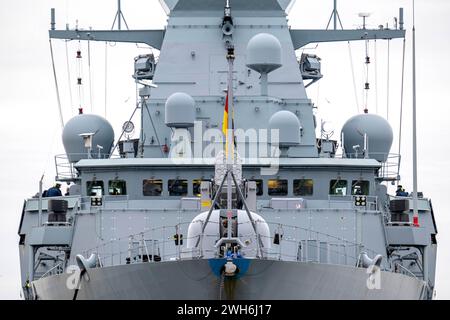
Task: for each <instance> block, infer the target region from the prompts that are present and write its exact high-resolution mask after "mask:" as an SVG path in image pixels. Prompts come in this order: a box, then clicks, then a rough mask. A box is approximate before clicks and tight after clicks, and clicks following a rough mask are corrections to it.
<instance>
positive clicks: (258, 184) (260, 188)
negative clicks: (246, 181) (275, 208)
mask: <svg viewBox="0 0 450 320" xmlns="http://www.w3.org/2000/svg"><path fill="white" fill-rule="evenodd" d="M250 181H255V183H256V195H257V196H262V195H263V193H264V189H263V181H262V180H261V179H252V180H250Z"/></svg>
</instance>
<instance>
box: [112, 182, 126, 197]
mask: <svg viewBox="0 0 450 320" xmlns="http://www.w3.org/2000/svg"><path fill="white" fill-rule="evenodd" d="M108 193H109V194H110V195H113V196H122V195H125V194H127V183H126V182H125V180H109V182H108Z"/></svg>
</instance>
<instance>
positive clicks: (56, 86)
mask: <svg viewBox="0 0 450 320" xmlns="http://www.w3.org/2000/svg"><path fill="white" fill-rule="evenodd" d="M48 42H49V45H50V55H51V58H52V67H53V77H54V79H55V88H56V99H57V100H58V109H59V120H60V121H61V128H64V118H63V114H62V108H61V98H60V96H59V86H58V78H57V76H56V68H55V59H54V57H53V46H52V39H48Z"/></svg>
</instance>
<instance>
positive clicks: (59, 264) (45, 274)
mask: <svg viewBox="0 0 450 320" xmlns="http://www.w3.org/2000/svg"><path fill="white" fill-rule="evenodd" d="M61 265H62V262H60V263H58V264H57V265H55V266H53V267H52V268H51V269H49V270H48V271H47V272H45V273H44V274H43V275H42V276H41V277H40V278H39V279H42V278H44V277H45V276H47V274H48V273H50V272H51V271H53V270H54V269H55V268H57V267H59V266H61Z"/></svg>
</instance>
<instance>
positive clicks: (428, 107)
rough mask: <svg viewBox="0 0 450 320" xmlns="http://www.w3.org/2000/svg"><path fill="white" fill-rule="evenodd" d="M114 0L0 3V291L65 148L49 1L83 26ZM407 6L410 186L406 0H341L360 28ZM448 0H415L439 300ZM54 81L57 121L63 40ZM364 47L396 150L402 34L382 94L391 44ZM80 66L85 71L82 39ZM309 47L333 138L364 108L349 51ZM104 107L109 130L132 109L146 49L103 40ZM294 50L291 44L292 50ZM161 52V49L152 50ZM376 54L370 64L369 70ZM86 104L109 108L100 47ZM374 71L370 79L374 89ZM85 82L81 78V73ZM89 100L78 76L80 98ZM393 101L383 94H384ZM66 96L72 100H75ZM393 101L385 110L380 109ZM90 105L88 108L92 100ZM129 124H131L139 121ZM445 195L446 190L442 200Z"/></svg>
mask: <svg viewBox="0 0 450 320" xmlns="http://www.w3.org/2000/svg"><path fill="white" fill-rule="evenodd" d="M122 2H123V4H122V10H123V13H124V15H125V18H126V20H127V22H128V25H129V26H130V28H131V29H152V28H162V27H163V26H164V25H165V23H166V16H165V14H164V12H163V10H162V9H161V7H160V5H159V2H158V0H133V1H131V0H123V1H122ZM332 4H333V0H320V1H317V0H315V1H312V0H297V2H296V4H295V6H294V7H293V9H292V11H291V13H290V15H289V23H290V25H291V26H292V27H293V28H303V29H322V28H325V26H326V24H327V21H328V18H329V16H330V14H331V11H332ZM115 6H116V0H97V1H89V0H77V1H74V0H53V1H52V0H40V1H36V0H34V1H33V0H15V1H11V0H0V46H1V50H0V111H1V115H0V137H1V138H0V139H1V140H0V141H1V142H0V146H1V149H0V209H1V210H0V215H1V218H2V221H1V223H0V249H1V253H0V299H16V298H19V292H20V280H19V273H20V270H19V256H18V236H17V230H18V226H19V221H20V213H21V210H22V205H23V200H24V199H25V198H26V197H30V196H32V195H33V194H35V193H36V192H37V191H38V180H39V178H40V176H41V175H42V174H43V173H45V187H49V186H50V185H51V184H52V183H53V182H54V180H53V179H54V176H55V169H54V158H53V157H54V155H55V154H59V153H63V148H62V142H61V139H60V136H61V125H60V120H59V115H58V108H57V103H56V97H55V86H54V80H53V74H52V68H51V59H50V51H49V42H48V33H47V30H48V28H49V22H50V21H49V19H50V18H49V13H50V8H52V7H54V8H56V15H57V19H56V20H57V28H58V29H63V28H65V24H66V23H69V25H70V27H71V28H72V27H74V26H75V24H76V21H77V20H78V24H79V27H80V28H85V29H88V28H89V27H92V28H93V29H109V28H111V25H112V22H113V19H114V15H115V11H116V7H115ZM399 7H404V8H405V28H406V29H407V41H406V50H407V51H406V73H405V96H404V118H403V124H404V126H403V139H402V150H401V151H402V170H401V176H402V184H403V186H405V187H406V189H408V190H409V191H410V190H411V188H412V168H411V162H412V157H411V134H410V132H411V119H412V115H411V108H412V104H411V101H412V100H411V81H412V78H411V27H412V25H411V23H412V1H411V0H340V1H338V11H339V15H340V17H341V20H342V22H343V25H344V28H356V27H360V26H361V24H362V20H361V18H359V17H358V13H360V12H369V13H371V16H370V17H369V18H368V21H367V25H368V27H373V28H376V27H378V25H380V24H383V25H386V23H388V25H389V26H390V27H392V26H393V17H394V16H397V15H398V8H399ZM449 16H450V1H448V0H416V29H417V89H418V92H417V107H418V123H417V125H418V165H419V174H418V181H419V191H422V192H423V193H424V195H425V196H427V197H431V198H432V200H433V207H434V210H435V215H436V220H437V224H438V230H439V234H438V245H439V250H438V261H437V280H436V282H437V285H436V289H437V297H438V298H443V299H444V298H445V299H449V298H450V277H448V275H447V270H448V266H449V262H450V251H449V250H446V248H448V247H449V245H450V233H449V231H450V230H449V229H450V228H449V226H450V216H449V214H448V212H447V211H448V210H446V209H447V206H446V205H445V203H446V200H447V199H448V195H447V194H448V184H449V180H450V174H449V170H448V167H449V164H450V160H449V159H450V158H449V157H450V152H449V150H448V148H450V143H449V140H448V137H450V126H449V125H448V121H449V119H450V111H449V109H450V106H449V101H450V80H449V75H450V59H448V57H449V52H450V37H449V36H450V21H449V19H448V17H449ZM78 46H79V45H78V43H77V42H70V43H68V52H69V69H70V71H71V77H72V78H74V77H75V75H76V59H75V58H74V57H75V52H76V50H77V48H78ZM53 48H54V53H55V61H56V68H57V74H58V81H59V85H60V90H61V99H62V107H63V112H64V120H65V121H67V120H68V119H70V117H71V116H72V115H74V114H75V113H76V107H77V105H78V92H77V90H76V88H75V86H73V88H72V103H71V101H70V91H69V86H68V80H67V67H66V53H65V44H64V42H63V41H56V40H55V41H54V42H53ZM376 49H377V50H376V51H375V43H374V42H371V43H370V45H369V52H370V56H371V59H372V64H371V65H370V68H371V69H370V73H369V74H370V83H371V88H372V89H371V91H370V96H369V103H368V107H369V111H370V112H373V113H378V114H380V115H382V116H384V117H386V116H388V117H389V121H390V123H391V125H392V127H393V129H394V133H395V140H396V141H395V142H394V145H393V149H392V150H391V152H395V153H397V152H398V128H399V125H398V124H399V105H400V84H401V58H402V40H392V41H391V42H390V73H389V74H390V78H389V83H390V86H389V87H390V89H389V99H388V98H387V70H388V69H387V63H386V62H387V52H388V51H387V49H388V48H387V43H386V41H377V43H376ZM81 50H82V52H83V55H84V65H83V73H84V78H85V79H87V78H88V66H87V61H86V60H87V59H86V57H87V54H86V52H87V47H86V43H82V44H81ZM305 51H306V52H310V53H316V54H318V55H319V56H320V57H321V58H322V73H323V74H324V78H323V79H322V80H320V81H319V82H318V83H316V84H314V85H312V86H311V87H310V89H308V95H309V97H310V98H311V99H312V100H313V102H314V103H315V104H316V105H317V106H318V112H317V117H318V119H319V120H320V119H323V120H325V121H328V122H329V124H330V125H332V127H333V128H334V130H335V132H336V136H335V137H334V138H338V134H339V132H340V129H341V127H342V125H343V123H344V122H345V121H346V119H348V118H349V117H351V116H352V115H354V114H355V113H356V112H358V111H359V112H361V107H359V108H358V109H357V106H356V103H355V93H354V89H353V79H352V75H351V64H350V59H349V48H348V45H347V43H333V44H320V45H319V46H318V47H315V46H313V45H309V46H308V47H307V48H306V50H305ZM106 52H107V57H108V59H107V60H108V85H107V91H108V95H107V96H108V98H107V101H108V103H107V116H108V120H110V121H111V123H112V124H113V127H114V129H115V132H116V136H118V135H119V134H120V127H121V125H122V123H123V122H124V121H126V120H127V119H128V117H129V116H130V114H131V112H132V111H133V109H134V103H135V97H134V95H135V92H134V82H133V80H132V78H131V74H132V73H133V58H134V57H135V56H136V55H138V54H142V53H146V52H149V49H148V48H145V47H144V46H136V45H135V44H116V45H113V44H109V45H108V46H107V49H106ZM301 52H302V50H299V51H298V54H299V55H300V54H301ZM155 53H157V52H155ZM351 54H352V57H353V66H354V70H355V81H356V86H357V88H358V89H357V95H358V100H359V102H360V105H362V101H363V97H362V91H363V90H362V89H361V88H362V86H363V83H364V82H365V80H364V63H363V62H364V57H365V53H364V44H363V43H362V42H358V43H352V45H351ZM375 60H376V66H377V70H376V72H375ZM91 74H92V91H91V92H92V102H93V103H92V112H94V113H98V114H100V115H104V112H105V107H104V106H105V100H104V96H105V81H104V77H105V44H103V43H92V44H91ZM375 74H376V76H377V77H376V78H377V79H376V80H377V81H376V84H377V86H375ZM85 84H88V81H85ZM89 100H90V94H89V86H88V85H85V92H84V102H85V103H86V104H87V102H88V101H89ZM388 101H389V103H388ZM71 105H72V106H73V107H71ZM387 105H389V113H387V110H388V108H387ZM88 111H91V110H90V107H89V108H88ZM135 123H136V124H137V123H138V121H137V119H136V121H135ZM446 198H447V199H446Z"/></svg>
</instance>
